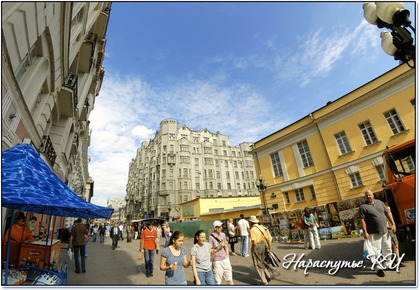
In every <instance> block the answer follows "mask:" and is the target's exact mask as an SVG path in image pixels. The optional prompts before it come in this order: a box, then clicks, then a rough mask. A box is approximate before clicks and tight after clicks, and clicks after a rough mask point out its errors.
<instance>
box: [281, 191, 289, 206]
mask: <svg viewBox="0 0 420 290" xmlns="http://www.w3.org/2000/svg"><path fill="white" fill-rule="evenodd" d="M283 197H284V202H285V203H286V204H290V198H289V193H288V192H285V193H283Z"/></svg>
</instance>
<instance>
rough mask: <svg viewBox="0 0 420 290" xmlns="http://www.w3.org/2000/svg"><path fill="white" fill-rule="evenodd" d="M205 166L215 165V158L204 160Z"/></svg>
mask: <svg viewBox="0 0 420 290" xmlns="http://www.w3.org/2000/svg"><path fill="white" fill-rule="evenodd" d="M204 164H206V165H213V158H207V157H205V158H204Z"/></svg>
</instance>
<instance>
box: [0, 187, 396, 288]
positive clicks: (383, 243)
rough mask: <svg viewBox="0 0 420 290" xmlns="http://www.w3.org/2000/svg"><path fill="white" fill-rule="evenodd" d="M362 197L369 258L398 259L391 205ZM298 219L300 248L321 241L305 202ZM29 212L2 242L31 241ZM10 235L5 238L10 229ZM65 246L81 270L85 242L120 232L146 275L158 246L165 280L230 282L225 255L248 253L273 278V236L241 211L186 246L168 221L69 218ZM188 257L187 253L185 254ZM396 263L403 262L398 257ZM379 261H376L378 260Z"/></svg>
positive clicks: (116, 237) (263, 276)
mask: <svg viewBox="0 0 420 290" xmlns="http://www.w3.org/2000/svg"><path fill="white" fill-rule="evenodd" d="M365 199H366V203H365V204H362V205H361V206H360V208H359V215H360V218H361V225H362V229H363V236H364V238H365V243H367V244H369V245H370V247H371V248H372V249H373V250H372V251H373V253H372V254H371V259H372V261H373V262H375V259H379V257H380V256H385V257H388V258H389V257H390V255H389V254H391V253H392V252H393V251H394V253H395V254H396V255H397V259H398V260H399V251H398V240H397V239H396V236H395V222H394V220H393V217H392V214H391V211H390V208H389V207H387V205H386V204H384V203H383V202H381V201H380V200H378V199H375V198H374V195H373V193H372V191H370V190H367V191H366V192H365ZM302 220H303V222H304V226H305V239H304V247H305V249H308V248H311V249H320V248H321V242H320V238H319V235H318V222H317V219H316V218H315V216H314V214H313V213H312V212H311V210H310V208H308V207H307V208H305V210H304V214H303V215H302ZM36 221H37V219H36V217H33V218H31V219H30V220H29V222H28V223H27V224H26V217H25V216H24V214H23V213H19V214H18V215H17V217H16V218H15V223H14V224H13V225H12V226H11V228H9V229H7V230H6V232H5V236H4V238H3V243H6V242H7V241H8V240H10V241H11V242H12V243H23V242H33V241H35V238H34V236H33V235H34V234H33V233H34V231H33V228H34V223H36ZM10 229H11V238H10V239H9V237H8V235H9V230H10ZM68 230H69V234H70V240H69V248H71V249H72V251H73V254H74V261H75V266H76V270H75V272H76V273H81V272H83V273H84V272H86V256H87V255H88V254H87V244H88V242H89V241H90V237H91V240H92V242H96V240H97V238H98V236H99V242H100V243H104V242H105V238H106V237H110V238H111V240H112V243H111V244H112V249H113V250H115V249H116V248H117V247H118V242H119V241H120V240H124V232H125V234H126V238H127V242H131V240H132V238H134V239H139V240H140V241H139V251H140V254H139V259H140V260H144V263H145V268H146V277H153V274H154V265H153V261H154V257H155V255H158V254H159V252H160V265H159V268H160V270H161V271H164V272H165V284H166V285H187V280H186V275H185V269H187V268H191V271H192V274H193V277H194V284H195V285H220V284H222V282H223V281H225V282H226V283H227V284H228V285H233V284H234V282H233V277H232V265H231V262H230V257H229V256H237V255H239V256H242V257H249V256H250V255H251V258H252V262H253V265H254V267H255V270H256V272H257V273H258V276H259V278H260V285H268V283H269V282H270V280H271V279H272V278H273V268H272V267H270V266H269V265H267V263H266V255H267V253H269V252H271V251H272V243H273V238H272V236H271V234H270V231H269V230H268V229H267V228H266V227H265V226H264V225H263V224H262V222H261V220H259V219H258V218H257V217H256V216H251V217H249V218H248V219H246V218H245V217H244V215H243V214H241V215H240V219H239V220H238V222H237V224H236V226H235V224H234V221H233V219H229V220H228V221H227V223H226V227H224V226H223V223H222V222H221V221H219V220H216V221H214V222H213V232H212V233H211V234H210V236H208V237H207V235H206V232H205V231H204V230H202V229H198V230H197V231H196V233H195V235H194V244H193V246H192V247H191V249H189V251H188V250H187V249H186V248H185V247H184V246H183V242H184V238H185V237H184V234H183V233H182V232H181V231H178V230H176V231H174V232H173V231H172V230H171V228H170V226H169V224H168V223H165V224H163V225H161V224H152V223H151V222H147V223H144V225H143V228H142V229H140V228H138V227H137V228H136V227H135V226H134V225H124V224H123V223H120V222H114V223H111V224H110V223H89V221H87V222H86V223H83V220H82V219H81V218H79V219H77V220H75V221H74V224H73V225H72V226H70V227H69V229H68ZM160 238H165V244H164V248H163V249H162V251H160ZM236 244H239V252H235V245H236ZM188 257H190V259H188ZM399 262H400V263H399V265H400V266H402V267H404V264H403V263H402V262H401V261H399ZM378 265H379V264H378ZM384 266H385V268H392V267H393V265H391V261H390V260H389V259H388V260H386V261H385V263H384ZM376 270H377V275H378V276H379V277H384V276H385V272H384V271H383V270H384V269H383V268H377V269H376Z"/></svg>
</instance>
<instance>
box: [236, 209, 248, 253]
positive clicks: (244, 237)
mask: <svg viewBox="0 0 420 290" xmlns="http://www.w3.org/2000/svg"><path fill="white" fill-rule="evenodd" d="M240 217H241V219H240V220H239V221H238V224H237V227H238V228H239V232H240V235H241V246H240V252H241V256H242V257H249V245H248V244H249V229H250V228H249V223H248V221H247V220H246V219H245V217H244V215H243V214H241V215H240Z"/></svg>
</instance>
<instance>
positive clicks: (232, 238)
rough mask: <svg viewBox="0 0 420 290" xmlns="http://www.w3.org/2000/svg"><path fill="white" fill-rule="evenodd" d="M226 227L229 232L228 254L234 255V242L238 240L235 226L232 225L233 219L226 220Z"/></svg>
mask: <svg viewBox="0 0 420 290" xmlns="http://www.w3.org/2000/svg"><path fill="white" fill-rule="evenodd" d="M227 228H228V234H229V244H230V254H231V255H232V256H236V253H235V244H236V243H237V242H238V237H237V236H236V227H235V226H234V225H233V219H229V220H228V224H227Z"/></svg>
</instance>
